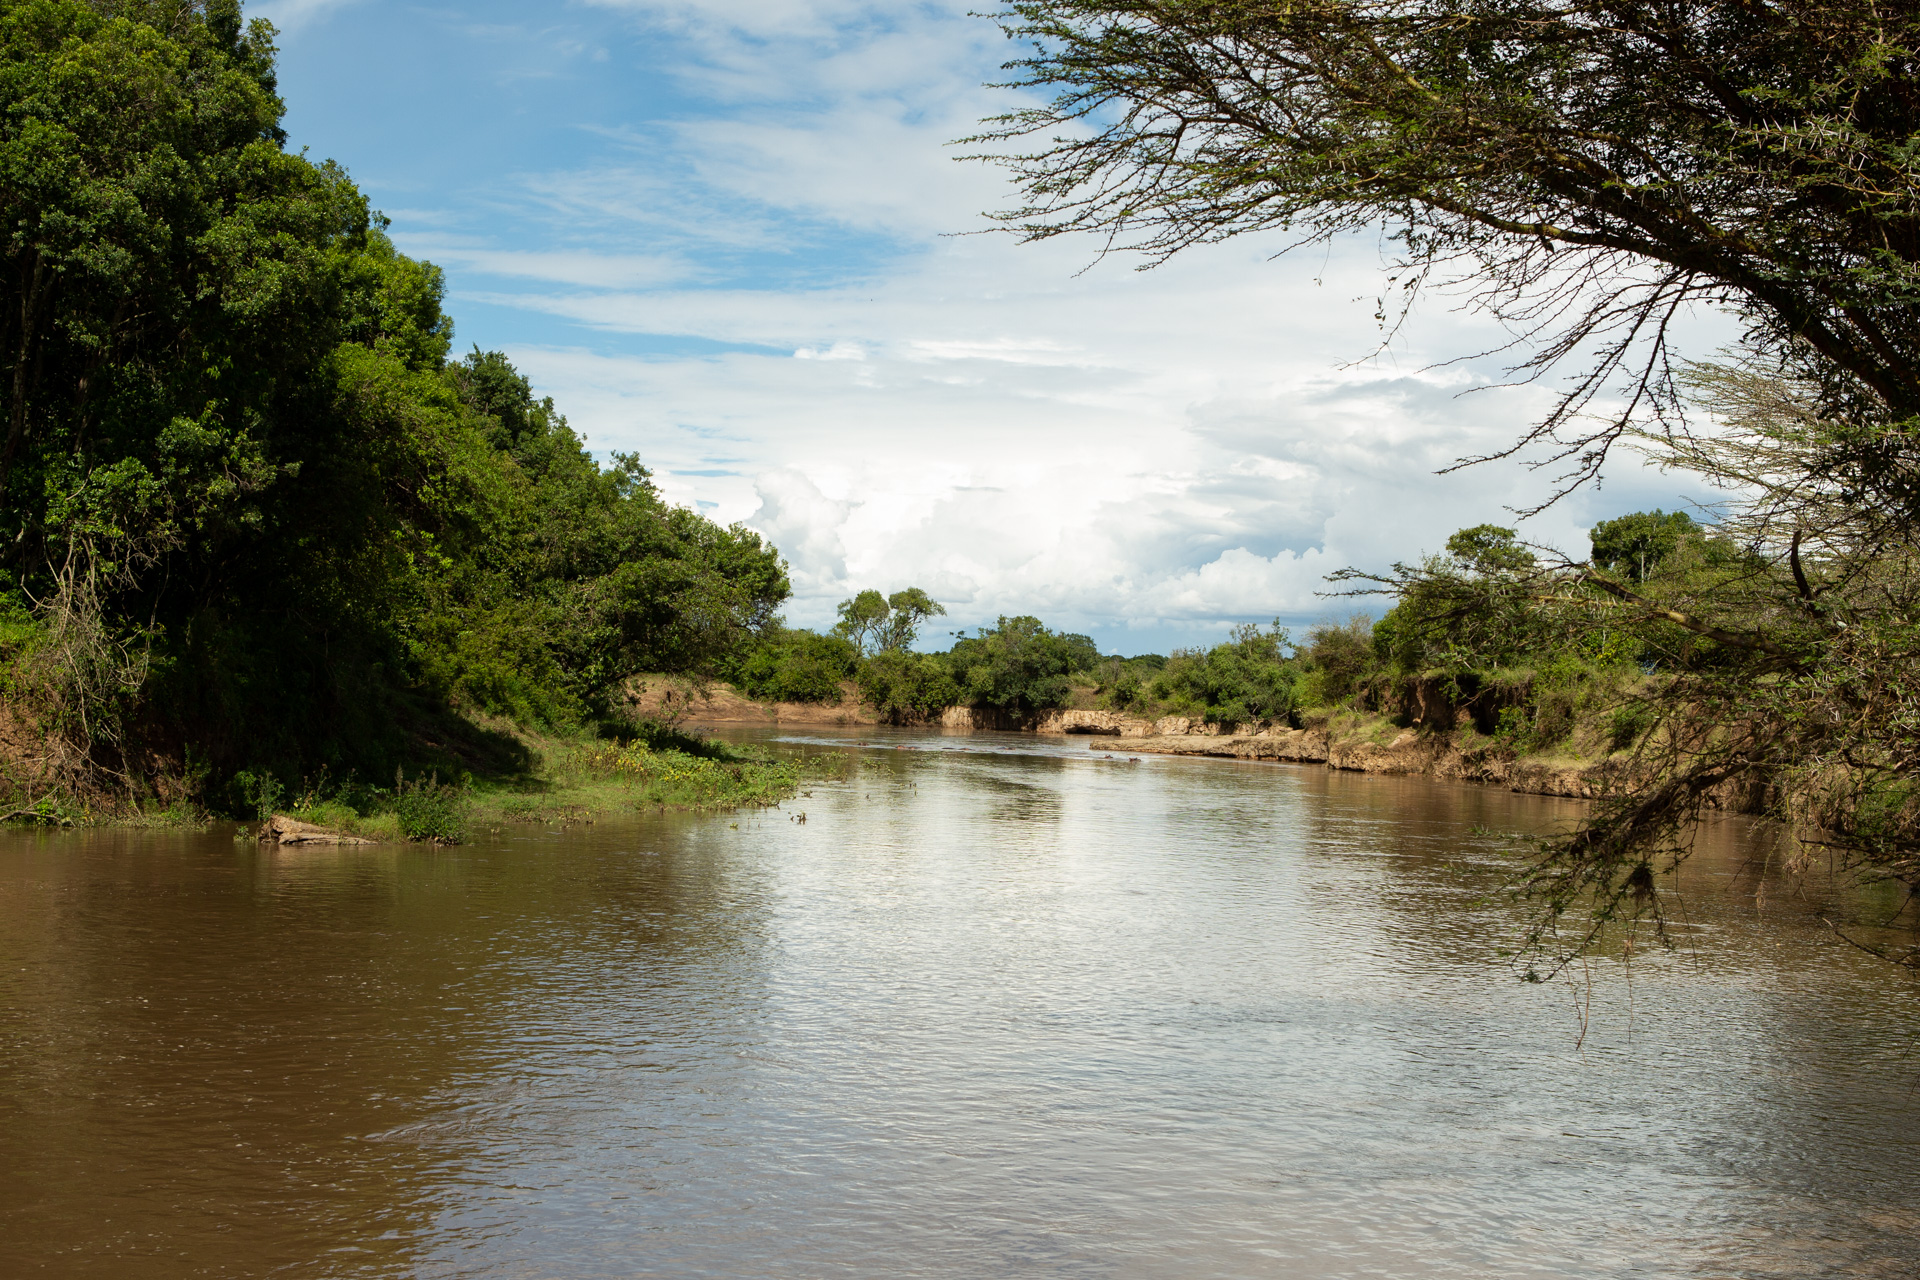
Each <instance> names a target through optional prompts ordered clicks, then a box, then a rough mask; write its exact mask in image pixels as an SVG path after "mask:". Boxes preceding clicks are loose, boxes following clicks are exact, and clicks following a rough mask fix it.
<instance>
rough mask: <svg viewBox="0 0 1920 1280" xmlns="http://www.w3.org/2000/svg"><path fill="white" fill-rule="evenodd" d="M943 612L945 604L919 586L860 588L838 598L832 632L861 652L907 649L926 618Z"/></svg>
mask: <svg viewBox="0 0 1920 1280" xmlns="http://www.w3.org/2000/svg"><path fill="white" fill-rule="evenodd" d="M946 612H947V610H946V608H945V606H943V605H941V604H940V602H939V601H937V600H935V599H934V598H933V597H932V596H930V595H928V594H927V593H926V592H924V591H922V590H921V589H920V588H919V587H908V588H907V589H906V590H904V591H896V592H894V593H893V594H892V595H890V596H883V595H881V594H880V593H879V592H878V591H871V590H869V591H862V592H860V593H859V594H858V595H856V596H854V597H853V598H852V599H850V600H842V601H841V602H840V608H839V613H840V621H839V622H837V623H835V624H834V628H833V633H834V634H835V635H837V636H839V637H840V638H841V639H843V640H846V641H848V642H849V643H851V644H852V645H853V646H854V647H855V648H856V649H858V650H859V651H860V653H861V654H862V655H871V654H875V653H881V652H884V651H886V650H889V649H906V648H909V647H911V646H912V644H913V642H914V641H915V640H916V639H918V638H919V635H920V627H921V626H922V624H924V623H925V622H926V621H927V619H929V618H938V617H944V616H945V615H946Z"/></svg>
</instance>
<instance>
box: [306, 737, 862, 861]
mask: <svg viewBox="0 0 1920 1280" xmlns="http://www.w3.org/2000/svg"><path fill="white" fill-rule="evenodd" d="M528 745H529V746H530V747H531V748H532V749H533V754H534V757H535V760H536V764H535V768H534V770H533V771H532V773H530V774H529V775H527V776H523V777H514V778H502V779H481V780H472V779H469V780H466V781H465V782H463V783H462V784H460V785H458V786H453V785H449V784H446V783H443V782H440V781H438V780H437V779H428V780H421V779H413V780H409V781H405V782H402V783H401V784H400V786H399V789H398V791H397V792H388V791H373V790H369V789H365V788H359V789H354V788H347V789H343V790H342V791H340V792H339V793H337V794H335V795H333V796H330V797H321V796H319V795H317V794H313V793H309V794H307V795H304V796H301V797H298V798H296V799H295V800H294V801H293V803H292V804H290V805H289V806H287V807H286V808H285V809H283V810H281V812H284V813H287V814H288V815H289V816H291V817H295V818H298V819H299V820H300V821H302V822H311V823H313V824H315V825H316V826H322V827H328V828H331V829H333V830H336V831H342V832H346V833H347V834H349V835H356V836H361V837H363V838H365V839H370V840H379V841H383V842H386V841H392V842H399V841H403V840H439V841H441V842H443V843H454V842H457V841H458V840H459V839H461V838H464V837H465V836H466V835H467V834H470V833H473V832H477V831H495V830H502V829H505V828H506V827H508V826H510V825H512V824H515V823H530V824H542V825H544V824H551V823H555V822H559V823H569V822H586V821H592V820H594V819H596V818H602V817H611V816H617V815H619V814H623V813H638V812H645V811H659V810H663V809H682V810H696V811H712V810H722V809H739V808H757V807H767V806H771V805H776V804H779V803H780V802H781V801H783V800H786V799H788V798H790V797H791V796H793V795H794V793H795V792H796V791H798V790H799V787H800V785H801V783H802V782H803V781H807V780H810V779H814V778H819V777H822V776H826V775H828V774H830V773H832V772H834V771H836V770H839V769H843V768H844V767H845V761H844V758H843V757H841V756H840V755H838V754H837V753H834V754H829V755H824V756H814V757H811V758H809V759H808V760H807V761H806V762H805V763H804V765H802V764H800V763H797V762H791V761H782V760H777V759H775V758H773V757H772V756H771V755H770V754H768V753H767V752H765V751H762V750H759V749H757V748H752V747H741V746H734V745H731V744H727V743H721V742H715V741H713V740H710V739H704V738H697V737H692V736H689V735H686V734H681V733H677V732H673V731H671V730H653V731H651V732H649V733H647V734H646V735H645V736H642V737H636V738H632V739H627V740H603V739H591V738H585V737H573V738H565V737H554V738H531V737H530V738H529V739H528Z"/></svg>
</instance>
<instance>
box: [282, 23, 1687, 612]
mask: <svg viewBox="0 0 1920 1280" xmlns="http://www.w3.org/2000/svg"><path fill="white" fill-rule="evenodd" d="M285 2H286V3H289V4H292V3H294V0H285ZM592 7H593V8H594V9H597V11H598V12H599V13H601V14H603V15H607V16H608V20H609V21H613V22H616V23H625V24H628V28H629V29H630V30H631V31H633V32H638V33H639V36H638V37H636V39H637V43H636V44H634V45H630V46H628V47H629V56H638V55H634V54H632V50H633V49H635V48H640V49H644V50H646V51H647V52H646V56H647V57H649V58H652V59H654V61H653V62H651V63H648V64H647V66H646V70H647V74H648V75H649V76H655V77H657V78H660V79H664V80H665V81H668V82H671V83H672V84H674V85H675V86H677V89H676V95H677V96H676V98H675V100H674V104H673V110H671V111H665V110H653V111H647V112H642V111H635V112H633V113H631V114H629V115H627V116H625V117H621V116H617V115H606V114H602V115H600V116H597V117H594V118H591V119H580V120H576V121H574V122H572V124H570V125H569V127H570V128H572V129H574V130H575V133H576V135H577V136H579V137H585V138H590V139H592V140H593V142H594V145H595V146H596V147H597V148H598V150H597V151H595V152H594V154H593V157H592V159H591V161H590V162H579V163H573V164H561V163H556V164H553V165H549V166H545V167H542V168H539V169H537V170H535V171H529V172H523V173H520V174H518V175H516V176H514V177H513V178H512V179H511V180H510V181H504V182H502V183H500V184H498V186H497V188H496V189H494V190H490V191H489V193H488V196H487V201H488V203H487V205H486V206H485V207H486V209H487V211H488V216H489V217H491V218H493V219H494V222H493V223H492V224H491V225H493V226H494V227H496V228H498V227H501V226H506V227H510V229H511V230H510V233H504V232H500V231H498V230H496V231H494V232H493V233H491V234H490V233H489V232H488V231H487V230H486V228H485V227H484V226H482V225H480V223H481V222H483V221H484V220H478V221H476V220H475V219H469V220H468V222H467V223H463V222H462V221H461V219H460V218H443V217H438V216H427V217H422V218H421V219H419V220H417V221H415V222H413V223H411V225H410V226H407V225H397V226H396V234H397V236H398V238H399V239H400V242H401V243H402V245H403V246H404V247H406V248H408V249H409V250H410V251H415V252H421V253H424V254H426V255H427V256H430V257H433V258H435V260H437V261H441V262H443V263H445V264H446V265H448V266H449V267H450V268H452V269H453V275H452V284H453V294H452V298H453V305H454V309H455V311H456V314H458V313H459V312H460V311H461V310H462V309H463V308H474V307H486V308H490V309H505V311H504V312H502V311H499V310H493V311H490V312H489V314H503V313H510V314H512V315H514V316H517V317H521V318H523V320H524V327H523V329H522V332H524V333H525V334H526V335H527V336H525V337H522V338H520V339H518V340H516V341H513V342H510V343H508V344H506V345H508V348H509V352H510V354H511V355H512V356H513V357H514V358H515V360H516V361H517V362H518V363H519V364H520V365H521V367H522V368H523V369H524V370H526V371H527V372H528V374H529V375H530V376H531V377H532V378H533V379H534V381H535V383H536V385H537V386H539V387H540V388H541V390H542V391H544V392H547V393H550V394H552V395H554V396H555V397H556V399H557V400H558V401H559V402H560V404H561V406H562V408H563V409H564V410H565V411H566V412H567V413H568V414H569V416H570V418H571V420H572V421H573V423H574V425H575V426H576V427H578V428H580V429H581V430H582V431H583V432H584V434H585V435H586V436H587V438H588V440H589V442H590V444H591V445H592V447H594V448H596V449H599V450H609V449H631V450H637V451H638V452H640V453H641V455H642V456H643V458H644V459H645V460H646V461H647V462H648V464H649V465H650V466H652V467H653V468H654V469H655V472H656V479H657V482H658V483H659V484H660V486H661V488H662V490H663V491H664V492H665V493H666V494H667V495H668V496H669V497H670V498H671V499H673V500H675V501H679V502H684V503H688V504H699V505H700V506H701V507H702V509H704V510H708V511H709V512H710V513H711V514H714V515H716V516H717V517H718V518H720V519H723V520H729V521H731V520H743V521H746V522H747V523H749V524H750V525H752V526H753V527H755V528H757V529H759V530H760V531H762V532H763V533H765V534H766V535H767V536H768V537H770V538H771V539H772V540H773V541H774V542H775V543H776V544H777V545H778V546H779V547H780V548H781V550H782V552H783V553H784V554H785V555H786V557H787V558H788V560H789V563H790V565H791V567H792V573H793V580H794V584H795V589H796V595H795V599H794V601H793V603H792V605H791V607H790V609H789V614H790V616H791V617H792V619H793V620H794V621H796V622H800V623H805V624H811V625H823V624H825V623H828V622H830V621H831V620H832V616H833V604H834V603H835V602H836V601H837V600H839V599H841V598H843V597H844V596H845V595H847V594H849V593H850V592H852V591H854V590H857V589H860V588H863V587H868V586H874V587H880V588H882V589H886V590H894V589H898V588H900V587H902V586H906V585H908V584H915V585H919V586H922V587H925V588H926V589H928V590H929V591H931V592H932V593H933V594H934V595H935V596H936V597H937V598H939V599H941V600H942V601H944V602H945V603H946V604H947V605H948V607H949V609H950V610H952V621H953V623H954V624H955V625H973V624H976V623H982V622H989V621H991V620H992V619H993V618H994V617H995V616H997V615H999V614H1003V613H1035V614H1039V615H1040V616H1042V617H1044V618H1047V619H1048V620H1050V621H1053V622H1056V623H1059V624H1063V625H1067V626H1070V627H1072V628H1074V629H1079V630H1087V631H1090V632H1093V633H1094V634H1096V635H1097V636H1100V637H1101V638H1102V639H1103V640H1105V641H1106V642H1107V643H1109V644H1117V645H1124V646H1133V647H1164V646H1165V645H1166V644H1168V643H1173V642H1178V641H1182V640H1189V641H1191V640H1200V639H1204V638H1206V637H1207V636H1208V635H1217V634H1218V632H1219V631H1220V629H1221V628H1222V627H1223V626H1224V625H1225V624H1226V623H1227V622H1229V621H1234V620H1243V619H1259V620H1264V619H1266V618H1271V617H1274V616H1276V615H1279V616H1282V617H1284V618H1287V619H1290V620H1294V621H1299V620H1304V619H1308V618H1311V617H1314V616H1319V615H1325V614H1328V613H1330V612H1333V611H1337V610H1338V609H1340V608H1341V607H1342V606H1341V605H1339V604H1338V603H1336V602H1330V601H1328V600H1327V599H1324V598H1322V597H1321V596H1319V595H1318V594H1317V593H1318V592H1320V591H1323V590H1324V589H1325V582H1324V578H1325V575H1326V574H1328V573H1329V572H1332V571H1333V570H1336V569H1339V568H1341V567H1343V566H1346V565H1349V564H1357V565H1363V566H1369V567H1383V566H1385V565H1386V564H1388V563H1390V562H1391V561H1393V560H1395V559H1406V558H1410V557H1412V556H1414V555H1417V554H1418V553H1420V552H1421V551H1423V550H1432V549H1436V548H1437V547H1438V546H1439V545H1440V544H1441V542H1443V541H1444V539H1445V537H1446V536H1447V534H1448V533H1449V532H1451V531H1452V530H1453V529H1455V528H1457V527H1459V526H1461V525H1465V524H1473V523H1478V522H1480V521H1483V520H1490V519H1502V518H1503V517H1504V515H1505V508H1507V507H1509V506H1521V507H1524V506H1530V505H1532V504H1534V503H1535V502H1537V501H1538V500H1539V499H1540V498H1541V497H1542V496H1544V494H1545V493H1546V492H1547V491H1548V487H1547V483H1546V480H1547V478H1546V477H1545V476H1542V475H1538V474H1535V473H1532V472H1529V471H1527V470H1526V469H1525V468H1524V466H1521V465H1518V464H1516V463H1503V464H1495V465H1491V466H1484V467H1479V468H1474V469H1470V470H1468V471H1465V472H1459V473H1455V474H1452V475H1447V476H1438V475H1436V474H1435V472H1436V471H1438V470H1440V469H1441V468H1444V467H1447V466H1448V465H1450V464H1451V463H1453V462H1454V461H1455V460H1456V459H1458V458H1460V457H1462V456H1464V455H1468V454H1475V453H1482V452H1486V451H1488V450H1491V449H1495V448H1498V447H1501V446H1503V445H1505V444H1506V443H1508V442H1510V441H1511V440H1512V439H1513V438H1514V437H1515V435H1516V434H1517V433H1518V432H1519V431H1520V430H1522V429H1523V428H1524V426H1525V424H1526V423H1528V422H1530V421H1534V420H1537V418H1538V416H1539V415H1540V414H1541V413H1542V412H1544V410H1545V408H1546V406H1547V405H1548V403H1549V402H1550V395H1551V393H1550V390H1549V389H1547V388H1541V387H1518V388H1499V387H1496V386H1495V385H1494V384H1495V383H1496V382H1497V380H1498V378H1499V369H1498V367H1497V366H1496V365H1494V364H1491V363H1488V362H1485V361H1475V360H1471V359H1470V360H1467V361H1465V362H1463V363H1460V364H1454V365H1444V366H1443V365H1439V364H1437V363H1436V362H1437V361H1440V360H1443V359H1446V358H1450V357H1454V356H1459V355H1462V354H1466V353H1471V352H1473V351H1477V350H1485V349H1491V348H1494V347H1498V346H1500V345H1502V344H1503V343H1504V342H1505V341H1506V340H1507V338H1508V335H1506V334H1504V333H1501V332H1500V331H1498V330H1495V329H1493V328H1492V327H1490V326H1488V325H1486V324H1485V323H1484V322H1482V321H1479V320H1477V319H1476V318H1474V317H1473V316H1471V315H1466V314H1459V313H1454V312H1449V311H1447V310H1446V309H1445V305H1444V301H1443V302H1442V303H1441V305H1439V306H1437V307H1435V308H1433V309H1430V310H1429V311H1427V312H1425V313H1423V314H1422V315H1421V316H1420V317H1418V318H1417V320H1416V323H1415V324H1414V325H1413V326H1412V327H1411V328H1409V329H1408V330H1406V331H1405V332H1403V333H1402V334H1401V335H1400V336H1399V337H1398V339H1396V341H1395V343H1394V344H1393V345H1392V346H1391V347H1389V348H1388V349H1386V350H1385V351H1383V352H1381V353H1380V354H1379V355H1378V356H1377V358H1374V359H1371V360H1366V361H1363V362H1362V363H1359V364H1354V363H1353V361H1355V360H1356V359H1359V358H1362V357H1366V356H1367V355H1368V354H1369V353H1370V352H1373V351H1374V350H1375V348H1376V347H1377V346H1378V345H1379V343H1380V341H1381V334H1380V330H1379V328H1378V324H1377V322H1376V321H1375V319H1374V314H1373V313H1374V306H1373V295H1374V294H1375V292H1376V291H1377V288H1378V280H1379V276H1380V264H1379V255H1378V250H1377V247H1376V246H1374V245H1372V244H1370V243H1365V242H1362V241H1358V240H1356V241H1350V242H1342V243H1340V244H1338V245H1335V246H1332V247H1331V249H1329V250H1326V251H1319V250H1316V251H1315V252H1314V253H1313V254H1311V255H1302V256H1299V257H1295V258H1286V259H1282V260H1279V261H1273V260H1271V258H1270V256H1269V255H1270V254H1271V253H1272V251H1273V250H1274V248H1275V247H1276V246H1275V245H1272V244H1261V243H1257V242H1252V241H1248V242H1237V243H1228V244H1225V245H1219V246H1213V247H1210V248H1207V249H1204V250H1200V251H1196V252H1193V253H1191V254H1189V255H1186V256H1183V257H1182V258H1180V259H1177V260H1175V261H1174V262H1172V263H1170V264H1168V265H1166V266H1163V267H1160V268H1158V269H1155V270H1153V271H1148V272H1137V271H1133V270H1130V269H1129V268H1130V267H1131V266H1132V265H1134V264H1132V263H1128V262H1125V261H1121V260H1118V259H1108V260H1105V261H1095V259H1096V257H1097V246H1095V245H1092V244H1090V243H1085V242H1081V243H1073V242H1067V241H1053V242H1048V243H1045V244H1040V245H1030V246H1020V245H1017V244H1015V243H1013V242H1012V241H1011V240H1010V239H1009V238H1007V237H1004V236H1000V235H963V236H958V237H955V236H951V235H949V234H948V233H954V232H973V231H980V230H982V229H984V228H985V227H987V226H988V224H987V223H986V222H985V221H984V220H983V219H982V217H981V216H980V211H981V210H984V209H991V208H994V207H997V206H1000V205H1004V204H1005V203H1007V202H1008V200H1009V198H1010V197H1009V194H1008V192H1007V191H1006V189H1005V187H1004V179H1003V177H1002V175H1000V174H999V173H998V172H997V171H996V170H994V169H992V168H989V167H987V166H983V165H978V164H973V165H967V164H957V163H955V162H954V159H953V156H954V149H953V148H951V147H949V146H947V145H945V144H946V143H947V142H948V140H950V139H952V138H954V137H956V136H960V135H962V134H965V133H967V132H969V131H970V130H972V129H973V128H975V127H976V122H977V121H978V120H979V118H980V117H982V116H983V115H986V114H989V113H991V112H993V111H996V110H1004V109H1006V107H1007V106H1008V105H1009V100H1008V99H1007V97H1006V96H1005V95H1004V94H1000V93H995V92H990V91H987V90H984V89H982V88H981V87H980V86H981V84H982V82H983V81H986V80H990V79H992V78H994V76H995V74H996V71H995V68H996V64H997V63H998V62H999V61H1000V60H1001V59H1002V58H1003V57H1004V56H1005V53H1004V44H1003V42H1002V40H1001V37H1000V35H999V33H998V32H997V31H996V30H995V29H994V27H993V26H992V24H991V23H988V22H984V21H981V20H979V19H975V18H969V17H967V16H966V14H965V9H966V6H965V5H964V4H956V5H946V4H931V5H907V6H899V5H891V6H882V5H877V4H873V3H864V2H862V0H771V2H768V0H671V2H670V0H596V3H595V5H594V6H592ZM575 12H579V11H577V10H576V11H575ZM602 35H604V33H602ZM570 38H571V37H570ZM595 38H596V39H600V38H601V37H600V36H596V37H595ZM582 40H583V41H584V40H585V37H582ZM602 43H605V44H611V43H612V41H611V38H610V37H608V38H606V39H604V40H602ZM583 47H585V46H584V44H583ZM426 212H427V213H428V214H429V215H431V213H432V211H431V210H427V211H426ZM501 219H505V220H506V221H505V222H502V221H501ZM536 333H537V334H538V335H539V336H538V337H535V336H533V335H534V334H536ZM1610 484H1611V487H1610V488H1609V489H1607V490H1605V491H1603V492H1602V493H1600V494H1593V493H1587V494H1583V495H1581V496H1580V497H1578V498H1576V499H1574V500H1573V501H1571V502H1568V503H1564V504H1562V505H1561V506H1558V507H1556V508H1554V509H1553V510H1552V511H1550V512H1549V513H1548V514H1547V515H1545V516H1543V517H1541V518H1540V519H1538V520H1536V521H1534V522H1532V523H1531V524H1530V525H1529V526H1528V527H1527V529H1526V533H1527V535H1528V536H1530V537H1533V538H1536V539H1538V540H1541V541H1552V542H1558V543H1560V544H1563V545H1567V546H1578V545H1579V543H1580V541H1581V538H1582V530H1583V529H1584V527H1585V524H1587V523H1589V522H1590V521H1591V520H1592V519H1593V518H1594V517H1595V516H1596V515H1599V516H1604V515H1609V514H1613V513H1615V512H1617V511H1619V510H1625V509H1631V507H1632V506H1635V505H1654V504H1655V503H1664V505H1667V506H1669V507H1671V506H1673V505H1675V501H1676V498H1677V497H1678V492H1679V490H1680V489H1681V485H1680V484H1679V483H1678V482H1676V481H1674V480H1671V479H1668V478H1664V477H1660V476H1657V475H1654V474H1652V473H1650V472H1646V471H1644V470H1640V469H1637V468H1635V467H1634V466H1633V465H1632V464H1631V463H1630V462H1627V461H1625V460H1623V463H1622V465H1621V466H1620V467H1618V468H1617V469H1616V471H1615V473H1614V475H1613V476H1612V478H1611V480H1610Z"/></svg>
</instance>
